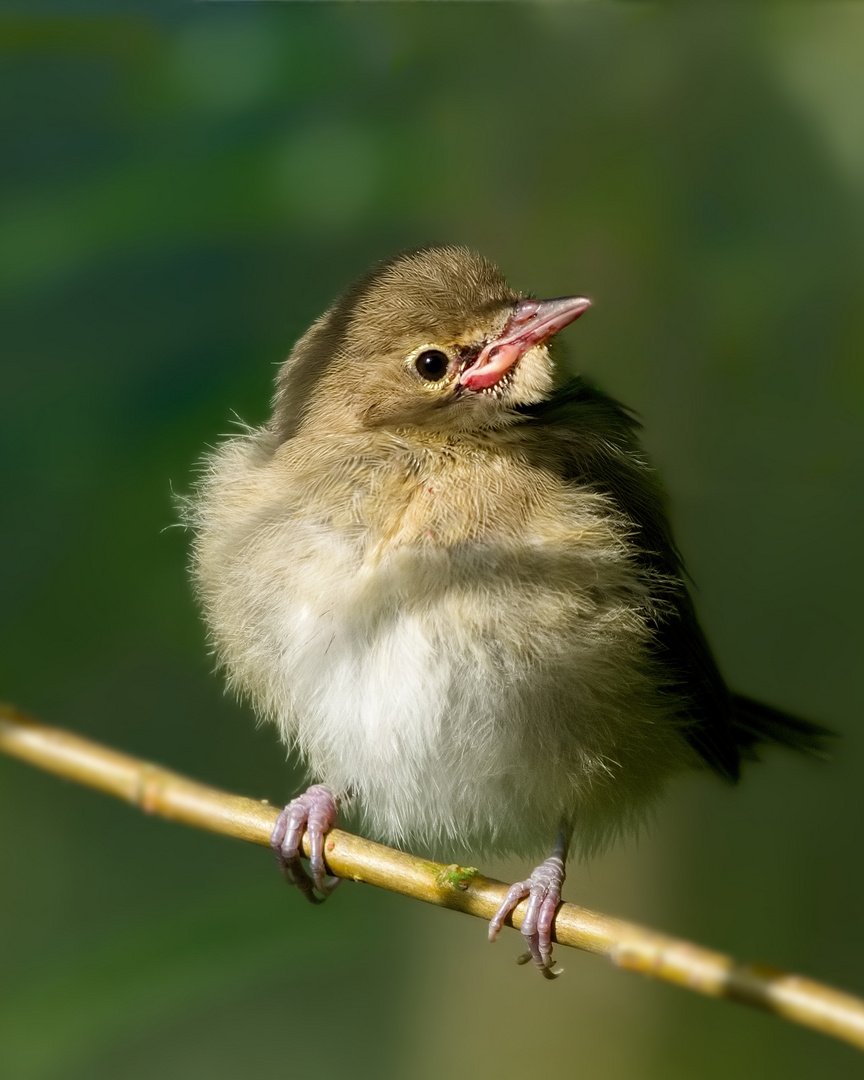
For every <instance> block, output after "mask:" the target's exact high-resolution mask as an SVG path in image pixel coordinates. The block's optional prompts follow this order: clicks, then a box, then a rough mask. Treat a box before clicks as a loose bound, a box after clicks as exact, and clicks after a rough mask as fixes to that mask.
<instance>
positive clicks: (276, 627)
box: [188, 247, 826, 977]
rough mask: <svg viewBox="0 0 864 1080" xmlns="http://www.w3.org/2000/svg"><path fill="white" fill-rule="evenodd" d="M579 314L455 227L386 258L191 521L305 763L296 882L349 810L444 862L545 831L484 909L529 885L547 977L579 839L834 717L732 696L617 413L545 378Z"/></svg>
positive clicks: (211, 618) (593, 839) (204, 572)
mask: <svg viewBox="0 0 864 1080" xmlns="http://www.w3.org/2000/svg"><path fill="white" fill-rule="evenodd" d="M588 307H589V301H588V300H587V299H584V298H582V297H572V296H570V297H563V298H559V299H555V300H536V299H533V298H530V297H528V296H526V295H524V294H521V293H518V292H515V291H514V290H513V289H511V288H510V287H509V286H508V285H507V284H506V283H505V281H504V279H503V278H502V276H501V275H500V273H499V272H498V270H497V269H496V268H495V266H493V265H492V263H490V262H489V261H487V260H486V259H484V258H482V257H481V256H480V255H477V254H474V253H472V252H470V251H468V250H465V249H463V248H457V247H441V248H427V249H421V250H419V251H414V252H409V253H405V254H401V255H398V256H396V257H395V258H394V259H392V260H390V261H388V262H386V263H384V264H382V265H380V266H377V267H375V268H374V269H373V270H372V271H371V272H370V273H368V274H367V275H366V276H365V277H363V278H362V279H361V280H360V281H358V282H357V283H355V284H354V285H353V286H352V287H351V288H349V289H348V291H347V292H345V293H344V294H343V295H342V296H341V297H340V298H339V299H338V300H337V301H336V302H335V303H334V304H333V306H332V307H331V308H330V309H329V310H328V311H327V312H325V314H324V315H322V316H321V317H320V318H319V319H318V320H317V321H316V322H314V323H313V324H312V326H311V327H310V328H309V330H308V331H307V332H306V333H305V334H304V335H303V336H302V337H301V338H300V340H299V341H298V342H297V344H296V345H295V347H294V349H293V351H292V352H291V355H290V356H289V357H288V359H287V361H286V362H285V364H284V365H283V367H282V368H281V370H280V372H279V376H278V380H277V387H276V395H275V399H274V406H273V415H272V418H271V420H270V422H269V423H267V424H266V425H265V426H263V427H261V428H259V429H255V430H248V431H246V432H244V433H243V434H240V435H238V436H235V437H233V438H230V439H228V440H227V441H226V442H224V443H223V444H222V445H221V446H220V447H219V448H218V449H217V450H216V451H215V453H213V454H212V455H211V456H210V457H209V458H208V460H207V465H206V470H205V475H204V477H203V480H202V482H201V484H200V486H199V489H198V491H197V493H196V494H195V495H194V496H193V497H192V499H191V500H190V504H189V514H188V517H189V520H190V522H191V524H192V526H193V528H194V530H195V543H194V555H193V563H194V575H195V579H196V583H197V588H198V591H199V594H200V597H201V600H202V603H203V607H204V612H205V616H206V620H207V623H208V626H209V630H210V634H211V637H212V641H213V643H214V645H215V649H216V652H217V655H218V657H219V659H220V661H221V663H222V664H223V665H224V667H225V668H226V670H227V672H228V677H229V681H230V683H231V685H232V686H233V687H234V688H236V689H237V690H238V691H239V692H240V693H242V694H243V695H245V696H246V697H248V698H249V699H250V700H251V702H252V704H253V706H254V707H255V709H256V710H257V711H258V712H259V713H260V715H262V716H263V717H266V718H268V719H271V720H272V721H274V722H275V724H276V725H277V727H278V729H279V732H280V734H281V736H282V738H283V739H284V740H285V742H286V743H287V744H288V745H289V746H291V747H293V748H294V749H296V751H297V752H298V753H299V754H300V756H301V757H302V759H303V761H304V762H305V764H306V766H307V767H308V770H309V773H310V775H311V777H312V778H313V779H314V780H315V781H316V783H315V784H314V785H313V786H312V787H310V788H309V790H308V791H307V792H306V793H304V794H303V795H301V796H300V797H299V798H297V799H295V800H293V801H292V802H291V803H289V805H288V806H287V807H286V808H285V810H284V811H283V813H282V814H281V815H280V818H279V822H278V824H277V826H276V829H275V831H274V834H273V844H274V847H275V849H276V851H277V852H278V854H279V856H280V858H281V860H282V863H283V866H284V868H285V869H286V872H287V876H288V877H289V879H290V880H292V881H294V882H295V883H297V884H299V885H300V887H301V888H302V889H303V891H304V892H305V893H306V895H307V896H308V897H309V898H310V899H313V900H317V899H319V898H321V897H324V896H326V895H327V893H328V892H329V890H330V889H331V888H332V884H333V882H332V880H331V879H329V878H327V876H326V867H325V863H324V859H323V837H324V835H325V833H326V831H327V829H329V828H331V827H332V826H333V824H334V823H335V821H336V815H337V809H338V807H339V805H340V804H341V803H343V802H350V803H351V804H353V805H354V806H356V807H358V808H359V810H360V811H361V812H362V816H363V821H364V827H365V829H366V830H367V831H368V832H370V833H372V834H373V835H374V836H376V837H378V838H380V839H382V840H384V841H386V842H389V843H392V844H396V845H399V846H415V847H416V846H420V847H422V848H423V849H424V850H426V851H431V852H433V853H436V854H438V855H439V856H446V857H447V858H448V859H452V857H453V855H454V854H456V853H472V854H474V855H476V854H481V853H487V852H499V853H509V854H517V855H522V856H525V857H531V856H535V855H537V854H538V853H540V852H544V851H549V850H550V848H551V849H552V854H551V856H550V857H549V858H547V859H546V860H545V862H543V863H541V864H540V866H538V867H537V868H536V869H535V870H534V871H533V873H531V874H530V875H529V876H528V877H527V878H526V879H525V881H523V882H520V883H518V884H517V885H515V886H513V888H512V889H511V890H510V893H509V895H508V897H507V899H506V901H505V903H504V904H503V905H502V907H501V909H500V910H499V912H498V913H497V915H496V916H495V918H494V919H493V920H492V923H491V925H490V938H494V937H495V936H496V935H497V933H498V931H499V930H500V928H501V926H502V924H503V922H504V920H505V919H506V917H507V916H508V915H509V914H510V912H512V910H513V909H514V908H515V906H516V905H517V904H518V903H519V901H520V900H522V899H523V898H524V897H526V896H527V897H529V904H528V909H527V914H526V918H525V920H524V923H523V926H522V933H523V935H524V937H525V941H526V945H527V953H526V954H525V957H524V958H525V959H527V958H530V959H532V960H533V961H534V962H535V964H536V965H537V966H538V967H539V968H540V969H541V971H542V972H543V973H544V974H545V975H547V976H548V977H551V976H553V975H554V974H555V972H554V970H553V966H552V965H553V961H552V945H551V935H552V923H553V918H554V914H555V910H556V908H557V906H558V904H559V902H560V899H561V887H562V884H563V881H564V869H565V861H566V859H567V857H568V856H569V855H570V854H571V853H573V852H579V853H582V854H586V853H590V852H593V851H595V850H597V849H598V848H600V847H602V846H603V845H604V844H606V843H607V842H608V841H610V840H611V839H612V838H614V837H615V836H616V835H618V834H620V833H623V832H626V831H628V830H630V829H633V828H634V827H635V826H637V825H638V823H639V822H640V820H641V819H642V818H643V816H644V814H645V812H646V810H647V809H648V808H649V807H650V806H651V804H652V802H653V801H654V800H655V799H656V797H657V796H658V795H659V793H660V792H661V790H662V789H663V787H664V785H665V784H666V782H667V781H668V780H669V778H670V777H672V776H673V775H674V774H676V773H678V772H680V771H681V770H684V769H687V768H692V767H697V768H698V767H708V768H710V769H713V770H714V771H715V772H717V773H719V774H720V775H721V776H722V777H724V778H725V779H727V780H730V781H735V780H737V779H738V775H739V768H740V763H741V759H742V757H747V756H752V751H753V748H754V747H755V746H756V744H758V743H760V742H779V743H784V744H786V745H788V746H790V747H793V748H795V749H799V750H803V751H810V752H819V751H820V750H821V747H822V742H823V738H824V736H825V735H826V731H825V729H822V728H820V727H818V726H817V725H814V724H809V723H807V722H805V721H801V720H796V719H795V718H793V717H789V716H786V715H785V714H783V713H780V712H778V711H776V710H774V709H771V708H769V707H767V706H764V705H761V704H758V703H756V702H753V701H750V700H749V699H746V698H743V697H740V696H738V695H735V694H733V693H731V692H730V691H729V690H728V688H727V686H726V684H725V682H724V680H723V678H722V677H721V675H720V673H719V671H718V669H717V666H716V664H715V662H714V659H713V657H712V655H711V651H710V649H709V647H708V645H707V643H706V640H705V637H704V636H703V634H702V631H701V630H700V627H699V624H698V622H697V619H696V615H695V613H694V609H693V605H692V602H691V600H690V597H689V594H688V591H687V587H686V584H685V580H684V571H683V568H682V565H681V560H680V557H679V554H678V551H677V549H676V547H675V543H674V541H673V538H672V535H671V531H670V526H669V521H668V518H667V516H666V511H665V508H664V496H663V493H662V490H661V487H660V485H659V482H658V480H657V476H656V474H655V473H654V472H653V470H652V469H651V467H650V465H649V464H648V462H647V461H646V458H645V456H644V455H643V453H642V451H641V449H640V447H639V443H638V439H637V435H638V429H639V425H638V423H637V421H636V420H635V419H634V417H633V415H632V414H631V413H630V412H629V411H628V410H627V409H626V408H624V407H623V406H622V405H620V404H619V403H618V402H616V401H614V400H613V399H612V398H610V397H608V396H606V395H605V394H603V393H601V392H600V391H599V390H596V389H594V388H593V387H592V386H590V385H589V384H588V383H586V382H585V381H583V380H582V379H571V380H570V381H565V382H563V384H562V383H560V382H559V380H558V379H556V374H555V367H554V364H553V359H552V357H551V355H550V351H549V344H550V339H551V338H552V337H553V336H554V335H555V334H557V333H558V332H559V331H560V330H562V329H563V328H564V327H565V326H567V325H568V324H569V323H571V322H573V321H574V320H575V319H577V318H578V317H579V316H580V315H582V314H583V313H584V312H585V311H586V310H587V308H588ZM307 829H308V832H309V836H310V842H311V846H312V858H311V860H310V873H309V875H307V874H306V872H305V871H304V870H303V868H302V867H301V865H300V861H299V853H300V840H301V837H302V834H303V832H304V830H307Z"/></svg>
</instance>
